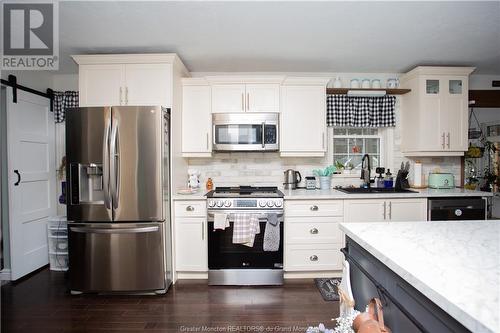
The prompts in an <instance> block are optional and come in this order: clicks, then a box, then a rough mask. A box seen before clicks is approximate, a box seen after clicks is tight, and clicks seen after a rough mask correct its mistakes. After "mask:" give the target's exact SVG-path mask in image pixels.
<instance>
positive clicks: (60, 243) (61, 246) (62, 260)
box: [47, 216, 68, 271]
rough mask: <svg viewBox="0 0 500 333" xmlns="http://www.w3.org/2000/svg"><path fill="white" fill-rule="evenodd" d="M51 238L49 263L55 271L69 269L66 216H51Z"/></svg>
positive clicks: (48, 232) (49, 226)
mask: <svg viewBox="0 0 500 333" xmlns="http://www.w3.org/2000/svg"><path fill="white" fill-rule="evenodd" d="M47 235H48V240H49V263H50V269H51V270H53V271H67V270H68V223H67V221H66V216H54V217H51V218H49V221H48V224H47Z"/></svg>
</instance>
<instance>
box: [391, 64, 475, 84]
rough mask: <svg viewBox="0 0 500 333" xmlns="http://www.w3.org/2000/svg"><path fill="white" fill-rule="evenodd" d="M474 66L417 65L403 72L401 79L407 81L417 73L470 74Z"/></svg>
mask: <svg viewBox="0 0 500 333" xmlns="http://www.w3.org/2000/svg"><path fill="white" fill-rule="evenodd" d="M475 70H476V67H455V66H417V67H415V68H414V69H412V70H411V71H409V72H407V73H405V74H403V75H402V76H401V78H400V80H401V81H407V80H409V79H411V78H413V77H414V76H417V75H439V76H443V75H470V74H471V73H472V72H474V71H475Z"/></svg>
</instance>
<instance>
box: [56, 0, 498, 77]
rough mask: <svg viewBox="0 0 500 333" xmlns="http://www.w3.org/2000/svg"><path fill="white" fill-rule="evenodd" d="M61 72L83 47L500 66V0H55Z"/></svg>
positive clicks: (208, 58)
mask: <svg viewBox="0 0 500 333" xmlns="http://www.w3.org/2000/svg"><path fill="white" fill-rule="evenodd" d="M60 52H61V60H62V61H61V64H60V69H61V72H62V73H76V71H77V68H76V65H75V64H74V63H73V61H72V60H71V59H70V58H69V55H71V54H84V53H128V52H130V53H140V52H142V53H149V52H175V53H178V54H179V56H180V57H181V59H182V60H183V61H184V63H185V64H186V66H187V67H188V69H189V70H190V71H196V72H220V71H223V72H250V71H252V72H255V71H256V72H269V71H273V72H378V73H380V72H404V71H407V70H408V69H410V68H412V67H414V66H415V65H442V64H446V65H468V66H476V67H477V71H476V73H481V74H500V2H499V1H495V2H477V1H476V2H419V3H416V2H398V3H395V2H306V1H304V2H208V1H202V2H144V1H140V2H111V1H106V2H74V1H69V2H61V3H60Z"/></svg>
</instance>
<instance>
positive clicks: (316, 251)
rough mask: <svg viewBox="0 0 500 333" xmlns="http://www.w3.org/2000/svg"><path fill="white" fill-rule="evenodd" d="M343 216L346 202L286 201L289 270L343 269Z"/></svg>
mask: <svg viewBox="0 0 500 333" xmlns="http://www.w3.org/2000/svg"><path fill="white" fill-rule="evenodd" d="M342 215H343V202H342V200H289V201H285V242H284V249H285V253H284V257H285V258H284V269H285V271H286V272H303V271H312V272H313V271H335V270H341V269H342V253H341V252H340V248H341V247H342V233H341V231H340V229H339V223H341V222H342V221H343V217H342Z"/></svg>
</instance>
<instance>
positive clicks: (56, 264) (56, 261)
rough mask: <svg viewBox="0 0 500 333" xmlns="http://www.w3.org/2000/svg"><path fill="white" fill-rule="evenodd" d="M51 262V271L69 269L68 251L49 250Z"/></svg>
mask: <svg viewBox="0 0 500 333" xmlns="http://www.w3.org/2000/svg"><path fill="white" fill-rule="evenodd" d="M49 262H50V270H51V271H67V270H68V267H69V265H68V264H69V262H68V253H59V252H57V253H52V252H49Z"/></svg>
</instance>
